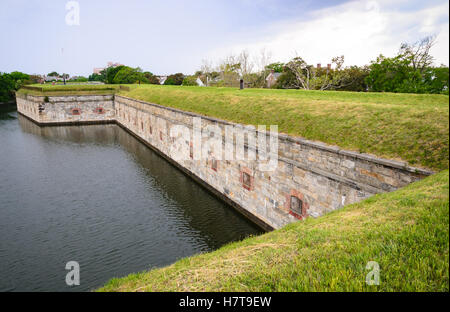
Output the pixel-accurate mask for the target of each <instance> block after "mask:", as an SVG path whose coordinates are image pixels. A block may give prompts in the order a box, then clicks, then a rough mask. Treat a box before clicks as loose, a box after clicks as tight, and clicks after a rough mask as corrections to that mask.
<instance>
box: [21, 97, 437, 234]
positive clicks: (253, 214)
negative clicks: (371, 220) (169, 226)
mask: <svg viewBox="0 0 450 312" xmlns="http://www.w3.org/2000/svg"><path fill="white" fill-rule="evenodd" d="M39 100H40V99H37V100H36V99H35V98H31V99H23V98H22V99H20V100H19V99H18V110H19V112H21V113H22V114H24V115H26V116H28V117H29V118H31V119H33V120H35V121H38V122H40V123H41V124H46V123H60V122H63V123H64V122H68V121H78V122H81V121H87V122H91V121H103V120H115V121H116V122H117V123H118V124H119V125H120V126H122V127H123V128H125V129H126V130H128V131H130V132H131V133H132V134H134V135H135V136H136V137H137V138H139V139H140V140H141V141H142V142H144V143H145V144H147V145H148V146H150V147H151V148H153V149H155V150H156V151H158V152H159V153H160V154H161V155H163V156H165V157H166V158H167V159H168V160H169V161H171V162H172V163H173V164H175V165H177V166H178V167H179V168H180V169H182V170H183V171H184V172H186V173H187V174H189V175H190V176H191V177H193V178H194V179H195V180H196V181H198V182H199V183H202V184H203V185H204V186H205V187H207V188H208V189H210V190H211V191H212V192H213V193H215V194H216V195H217V196H219V197H221V198H222V199H224V200H225V201H227V202H228V203H229V204H231V205H232V206H234V207H235V208H237V209H238V210H239V211H241V212H242V213H244V214H246V215H247V216H249V217H250V218H252V219H253V220H254V221H255V222H257V223H258V224H260V225H261V226H262V227H264V228H266V229H271V228H280V227H282V226H284V225H286V224H288V223H290V222H293V221H296V220H298V219H302V218H305V217H307V216H312V217H318V216H321V215H323V214H325V213H327V212H330V211H333V210H335V209H339V208H340V207H342V206H344V205H347V204H350V203H355V202H358V201H360V200H362V199H364V198H367V197H369V196H371V195H373V194H376V193H380V192H385V191H393V190H395V189H397V188H399V187H402V186H404V185H406V184H408V183H411V182H413V181H416V180H418V179H421V178H423V177H425V176H427V175H429V174H431V172H428V171H425V170H421V169H416V168H412V167H409V166H407V164H406V163H402V162H397V161H391V160H386V159H380V158H376V157H373V156H371V155H366V154H360V153H355V152H351V151H345V150H341V149H339V148H337V147H333V146H328V145H325V144H322V143H317V142H311V141H308V140H303V139H300V138H294V137H290V136H287V135H279V137H278V151H277V156H278V164H277V166H276V169H275V170H273V171H261V170H259V168H258V162H257V161H256V160H231V161H230V160H221V159H224V158H223V157H218V156H217V155H213V154H210V155H209V157H208V158H206V159H200V160H195V159H194V157H192V156H191V157H192V158H190V157H187V158H184V159H177V158H176V157H175V156H176V155H175V154H176V151H173V148H172V147H173V146H174V145H173V143H174V140H175V139H176V138H173V137H171V136H170V129H172V128H173V126H174V125H184V126H185V127H187V128H188V129H189V131H190V134H191V138H192V137H193V118H198V117H200V116H199V115H197V114H193V113H188V112H184V111H180V110H176V109H172V108H168V107H163V106H160V105H156V104H151V103H147V102H143V101H139V100H135V99H130V98H126V97H123V96H115V98H114V100H113V99H112V97H111V96H103V97H100V96H99V97H94V96H89V97H51V98H50V99H49V102H50V104H49V103H46V104H45V109H44V112H45V113H42V112H41V113H39V110H36V103H39ZM98 106H101V107H104V108H105V109H106V110H107V111H106V112H105V113H104V114H100V115H99V114H97V113H95V108H96V107H98ZM74 107H79V108H80V109H81V114H80V115H76V117H73V116H71V112H72V109H73V108H74ZM83 113H84V115H83ZM44 114H45V115H44ZM201 118H202V122H201V127H202V128H203V129H205V128H207V127H210V126H214V125H217V126H218V127H219V128H220V131H221V133H222V134H223V133H224V132H225V127H226V126H229V125H232V126H236V124H233V123H230V122H226V121H222V120H218V119H214V118H210V117H205V116H201ZM265 135H267V133H265ZM208 139H209V138H208V137H202V138H201V142H202V144H204V143H207V140H208ZM247 143H248V142H247ZM183 144H185V145H186V149H191V148H190V146H192V141H189V140H186V141H184V142H183ZM249 149H251V147H249V146H248V145H246V150H247V152H248V150H249ZM255 152H256V153H257V159H258V158H259V156H260V155H259V154H258V151H257V150H255ZM176 159H177V160H176Z"/></svg>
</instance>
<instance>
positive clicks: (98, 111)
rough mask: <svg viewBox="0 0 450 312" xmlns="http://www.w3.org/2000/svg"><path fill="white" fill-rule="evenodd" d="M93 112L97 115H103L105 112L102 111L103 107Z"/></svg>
mask: <svg viewBox="0 0 450 312" xmlns="http://www.w3.org/2000/svg"><path fill="white" fill-rule="evenodd" d="M95 112H96V113H97V114H103V113H104V112H105V110H104V109H103V107H97V108H96V109H95Z"/></svg>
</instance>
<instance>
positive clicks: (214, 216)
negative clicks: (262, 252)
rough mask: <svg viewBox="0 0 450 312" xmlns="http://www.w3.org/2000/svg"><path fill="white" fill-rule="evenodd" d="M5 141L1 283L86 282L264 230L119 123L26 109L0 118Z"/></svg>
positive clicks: (52, 285)
mask: <svg viewBox="0 0 450 312" xmlns="http://www.w3.org/2000/svg"><path fill="white" fill-rule="evenodd" d="M0 144H1V145H0V146H2V149H0V159H2V161H3V163H4V164H8V165H7V166H3V167H1V168H0V176H1V177H2V179H1V180H0V203H1V204H0V277H1V279H0V290H15V291H18V290H62V291H69V290H89V289H92V288H95V287H98V286H100V285H102V284H103V283H104V282H105V281H107V280H108V279H109V278H111V277H114V276H124V275H126V274H129V273H132V272H138V271H142V270H146V269H149V268H151V267H155V266H163V265H167V264H169V263H172V262H174V261H175V260H176V259H179V258H181V257H186V256H189V255H192V254H195V253H198V252H205V251H210V250H213V249H216V248H218V247H220V246H221V245H223V244H225V243H228V242H230V241H233V240H237V239H241V238H243V237H245V236H248V235H250V234H258V233H260V229H259V228H257V227H256V226H255V225H253V224H252V223H250V222H249V221H247V220H246V219H245V218H243V217H241V216H240V215H239V214H238V213H237V212H235V211H234V210H233V209H232V208H230V207H229V206H227V205H226V204H224V203H223V202H221V201H219V200H217V199H216V198H215V197H214V196H212V195H211V194H210V193H208V192H207V191H206V190H204V189H203V188H202V187H200V186H199V185H197V184H196V183H194V182H193V181H192V180H191V179H190V178H189V177H187V176H186V175H184V174H183V173H182V172H180V171H179V170H177V169H176V168H174V167H173V166H172V165H170V164H169V163H168V162H167V161H165V160H164V159H162V158H161V157H159V156H158V155H157V154H155V153H154V152H152V151H151V150H150V149H149V148H147V147H146V146H144V145H143V144H141V143H140V142H139V141H137V140H136V139H135V138H134V137H132V136H131V135H130V134H128V133H127V132H126V131H124V130H123V129H121V128H119V127H118V126H115V125H99V126H93V125H91V126H72V127H43V128H41V127H38V126H37V125H35V124H34V123H32V122H31V121H29V120H28V119H26V118H25V117H23V116H20V115H19V116H18V120H1V121H0ZM71 260H75V261H78V262H80V265H81V271H82V276H81V286H80V287H77V288H68V287H67V286H66V285H65V282H64V279H65V274H66V271H65V269H64V267H65V263H66V262H68V261H71Z"/></svg>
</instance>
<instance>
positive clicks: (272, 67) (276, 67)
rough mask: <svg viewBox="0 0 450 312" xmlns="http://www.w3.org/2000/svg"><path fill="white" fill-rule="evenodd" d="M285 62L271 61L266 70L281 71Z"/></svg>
mask: <svg viewBox="0 0 450 312" xmlns="http://www.w3.org/2000/svg"><path fill="white" fill-rule="evenodd" d="M284 67H285V64H284V63H280V62H278V63H272V64H269V65H267V66H266V68H265V69H266V70H268V71H271V70H273V71H274V72H275V73H282V72H283V70H284Z"/></svg>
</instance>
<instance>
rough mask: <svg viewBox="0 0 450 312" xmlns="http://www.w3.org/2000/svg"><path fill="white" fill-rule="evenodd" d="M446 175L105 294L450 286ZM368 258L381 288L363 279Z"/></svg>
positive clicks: (130, 280)
mask: <svg viewBox="0 0 450 312" xmlns="http://www.w3.org/2000/svg"><path fill="white" fill-rule="evenodd" d="M448 192H449V173H448V170H446V171H444V172H441V173H438V174H435V175H433V176H431V177H428V178H426V179H424V180H422V181H419V182H416V183H414V184H411V185H409V186H407V187H405V188H403V189H400V190H398V191H395V192H392V193H386V194H380V195H375V196H373V197H371V198H369V199H367V200H365V201H363V202H360V203H357V204H353V205H349V206H347V207H344V208H343V209H341V210H338V211H334V212H332V213H330V214H328V215H326V216H323V217H321V218H317V219H314V218H309V219H306V220H305V221H304V222H297V223H293V224H290V225H288V226H286V227H284V228H283V229H281V230H277V231H274V232H270V233H267V234H264V235H262V236H258V237H251V238H247V239H245V240H243V241H241V242H236V243H231V244H229V245H226V246H224V247H222V248H220V249H219V250H217V251H214V252H211V253H206V254H201V255H197V256H194V257H190V258H185V259H182V260H180V261H178V262H176V263H175V264H173V265H171V266H168V267H165V268H161V269H155V270H151V271H148V272H142V273H137V274H131V275H129V276H127V277H125V278H121V279H112V280H111V281H110V282H109V283H107V284H106V285H105V286H104V287H103V288H101V289H100V291H448V290H449V206H448V196H449V194H448ZM369 261H376V262H378V263H379V265H380V285H379V286H375V285H374V286H369V285H367V284H366V283H365V278H366V274H368V273H369V271H370V270H368V269H366V264H367V263H368V262H369Z"/></svg>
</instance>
